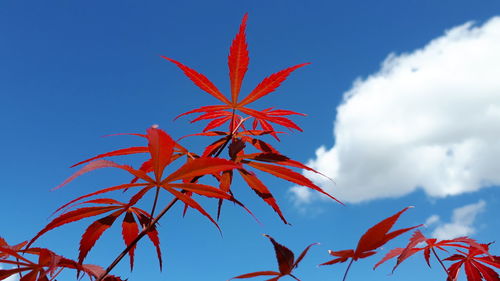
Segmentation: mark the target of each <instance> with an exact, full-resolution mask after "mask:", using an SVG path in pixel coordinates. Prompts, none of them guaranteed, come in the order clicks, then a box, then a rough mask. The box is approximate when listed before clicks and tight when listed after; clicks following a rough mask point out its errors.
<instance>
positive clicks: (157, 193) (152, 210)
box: [150, 186, 160, 217]
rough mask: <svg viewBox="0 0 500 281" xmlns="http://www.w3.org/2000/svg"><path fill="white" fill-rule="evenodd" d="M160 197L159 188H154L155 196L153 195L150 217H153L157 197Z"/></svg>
mask: <svg viewBox="0 0 500 281" xmlns="http://www.w3.org/2000/svg"><path fill="white" fill-rule="evenodd" d="M159 195H160V187H159V186H157V187H156V194H155V200H154V202H153V208H151V213H150V214H151V217H154V213H155V209H156V203H158V196H159Z"/></svg>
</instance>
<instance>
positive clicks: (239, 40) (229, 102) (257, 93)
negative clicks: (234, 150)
mask: <svg viewBox="0 0 500 281" xmlns="http://www.w3.org/2000/svg"><path fill="white" fill-rule="evenodd" d="M247 19H248V15H247V14H245V16H244V17H243V20H242V22H241V25H240V28H239V32H238V34H237V35H236V37H235V38H234V40H233V42H232V44H231V47H230V49H229V56H228V66H229V78H230V82H231V83H230V86H231V98H230V99H228V98H227V97H226V96H225V95H224V94H222V92H221V91H220V90H219V89H218V88H217V87H216V86H215V85H214V84H213V83H212V82H211V81H210V80H209V79H208V78H207V77H205V75H203V74H201V73H199V72H197V71H196V70H194V69H192V68H190V67H188V66H186V65H184V64H182V63H180V62H178V61H176V60H174V59H171V58H168V57H165V56H162V58H164V59H166V60H168V61H170V62H172V63H174V64H175V65H176V66H177V67H179V68H180V69H181V70H182V71H183V72H184V74H185V75H186V76H187V77H188V78H189V79H190V80H191V81H192V82H193V83H194V84H195V85H196V86H198V87H199V88H200V89H201V90H203V91H205V92H207V93H208V94H210V95H212V96H213V97H215V98H216V99H218V100H219V101H220V102H222V104H220V105H209V106H202V107H200V108H197V109H193V110H190V111H188V112H185V113H183V114H180V115H179V116H177V118H178V117H181V116H183V115H188V114H193V113H200V114H201V116H199V117H198V118H196V119H194V120H193V121H192V122H197V121H200V120H211V121H210V122H209V123H208V125H207V126H206V127H205V129H204V130H203V131H204V132H205V131H208V130H212V129H214V128H217V127H219V126H221V125H223V124H225V123H227V122H230V128H234V127H235V124H236V123H237V122H238V121H240V120H242V119H243V118H242V117H241V116H239V115H237V114H236V112H241V113H244V114H246V115H249V116H250V117H252V118H254V123H253V124H254V125H253V128H254V129H256V127H257V126H258V125H260V126H261V127H262V129H263V130H266V131H270V132H271V134H272V135H273V136H274V137H275V138H276V139H278V137H277V134H276V132H275V130H274V128H273V126H272V125H271V124H270V123H274V124H278V125H281V126H284V127H286V128H289V129H296V130H299V131H302V130H301V129H300V127H299V126H297V125H296V124H295V123H294V122H293V121H291V120H290V119H288V118H286V117H284V116H288V115H304V114H301V113H297V112H293V111H290V110H272V109H271V108H268V109H264V110H260V111H259V110H254V109H251V108H248V107H246V106H247V105H249V104H251V103H253V102H255V101H257V100H259V99H261V98H262V97H264V96H266V95H268V94H269V93H271V92H273V91H275V90H276V89H277V88H278V87H279V86H280V85H281V83H282V82H284V81H285V80H286V78H287V77H288V75H290V74H291V73H292V72H293V71H295V70H296V69H298V68H301V67H303V66H305V65H308V64H309V63H302V64H298V65H295V66H292V67H289V68H286V69H284V70H281V71H279V72H276V73H274V74H271V75H270V76H268V77H266V78H265V79H264V80H262V82H261V83H259V84H258V85H257V87H256V88H255V89H253V90H252V91H251V92H250V93H249V94H248V95H247V96H246V97H245V98H243V99H242V100H240V99H239V96H240V89H241V84H242V82H243V78H244V77H245V74H246V72H247V70H248V64H249V61H250V59H249V57H248V45H247V42H246V34H245V30H246V22H247ZM230 131H232V129H231V130H230Z"/></svg>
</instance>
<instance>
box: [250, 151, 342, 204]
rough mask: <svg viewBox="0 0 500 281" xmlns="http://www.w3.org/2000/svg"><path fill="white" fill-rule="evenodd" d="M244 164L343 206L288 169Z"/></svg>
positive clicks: (252, 163) (260, 164) (253, 163)
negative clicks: (323, 195)
mask: <svg viewBox="0 0 500 281" xmlns="http://www.w3.org/2000/svg"><path fill="white" fill-rule="evenodd" d="M245 163H246V164H248V165H250V166H252V167H254V168H256V169H259V170H261V171H263V172H266V173H269V174H271V175H274V176H276V177H279V178H282V179H285V180H287V181H290V182H293V183H295V184H298V185H302V186H306V187H309V188H311V189H314V190H316V191H319V192H321V193H323V194H325V195H326V196H328V197H330V198H332V199H333V200H335V201H337V202H339V203H340V204H342V205H343V203H342V202H340V201H339V200H337V198H335V197H333V196H331V195H330V194H328V193H326V192H325V191H324V190H323V189H321V187H319V186H317V185H315V184H314V183H313V182H312V181H311V180H309V179H308V178H306V177H304V176H303V175H301V174H299V173H296V172H294V171H292V170H290V169H288V168H285V167H280V166H276V165H270V164H264V163H257V162H250V161H248V162H245Z"/></svg>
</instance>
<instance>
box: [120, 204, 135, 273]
mask: <svg viewBox="0 0 500 281" xmlns="http://www.w3.org/2000/svg"><path fill="white" fill-rule="evenodd" d="M138 234H139V228H138V227H137V222H136V221H135V219H134V215H133V214H132V212H131V211H127V213H126V214H125V218H123V223H122V236H123V241H124V242H125V246H128V245H130V244H131V243H132V242H133V241H134V239H135V238H136V237H137V235H138ZM136 246H137V244H136V245H134V246H133V247H132V248H131V249H130V250H129V252H128V255H129V257H130V269H131V270H132V269H133V268H134V251H135V248H136Z"/></svg>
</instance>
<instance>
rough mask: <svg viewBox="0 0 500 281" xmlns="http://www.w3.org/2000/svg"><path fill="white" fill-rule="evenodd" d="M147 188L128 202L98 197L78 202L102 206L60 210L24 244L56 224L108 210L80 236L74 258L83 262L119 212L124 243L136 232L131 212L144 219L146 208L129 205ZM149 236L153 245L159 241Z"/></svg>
mask: <svg viewBox="0 0 500 281" xmlns="http://www.w3.org/2000/svg"><path fill="white" fill-rule="evenodd" d="M147 191H148V190H147V189H142V190H140V191H139V192H138V193H136V194H135V195H134V196H133V197H132V198H131V199H130V201H129V202H128V203H122V202H119V201H117V200H114V199H110V198H101V199H95V200H89V201H86V202H83V203H82V204H100V205H103V206H94V207H82V208H79V209H76V210H73V211H68V212H65V213H62V214H61V215H59V216H58V217H56V218H55V219H54V220H52V221H51V222H50V223H49V224H48V225H47V226H45V228H43V229H42V230H41V231H40V232H39V233H38V234H37V235H36V236H35V237H34V238H33V239H32V240H31V241H30V243H29V244H28V246H29V245H31V244H32V243H34V242H35V241H36V240H37V239H38V238H39V237H40V236H41V235H43V234H44V233H46V232H48V231H50V230H53V229H55V228H57V227H59V226H62V225H65V224H68V223H71V222H75V221H79V220H81V219H85V218H90V217H94V216H98V215H101V214H104V213H109V212H111V213H110V214H109V215H107V216H105V217H102V218H100V219H98V220H96V221H94V222H93V223H92V224H90V225H89V227H88V228H87V229H86V230H85V232H84V233H83V235H82V238H81V240H80V247H79V255H78V262H79V263H82V262H83V260H84V259H85V257H86V256H87V254H88V253H89V251H90V250H91V249H92V248H93V247H94V245H95V243H96V242H97V240H99V238H100V237H101V235H102V234H103V233H104V232H105V231H106V230H107V229H109V228H110V227H111V226H112V225H113V223H114V222H115V221H116V219H117V218H118V217H120V216H121V215H123V214H125V217H124V219H123V222H122V234H123V240H124V242H125V245H126V246H128V245H129V244H130V243H131V241H132V240H133V239H135V237H136V236H137V233H138V229H139V228H138V225H137V222H136V220H135V219H134V215H135V216H136V217H137V219H138V220H139V221H141V220H144V218H143V217H150V215H149V214H148V213H147V212H146V211H144V210H142V209H140V208H137V207H133V205H134V204H136V203H137V201H139V200H140V199H141V198H142V197H143V196H144V194H145V193H146V192H147ZM150 238H151V237H150ZM150 240H151V242H153V244H154V245H155V246H157V245H158V244H159V240H157V239H150ZM134 250H135V247H134V248H132V249H131V250H130V251H129V256H130V267H131V268H133V264H134ZM158 259H159V262H160V267H161V256H159V257H158Z"/></svg>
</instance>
